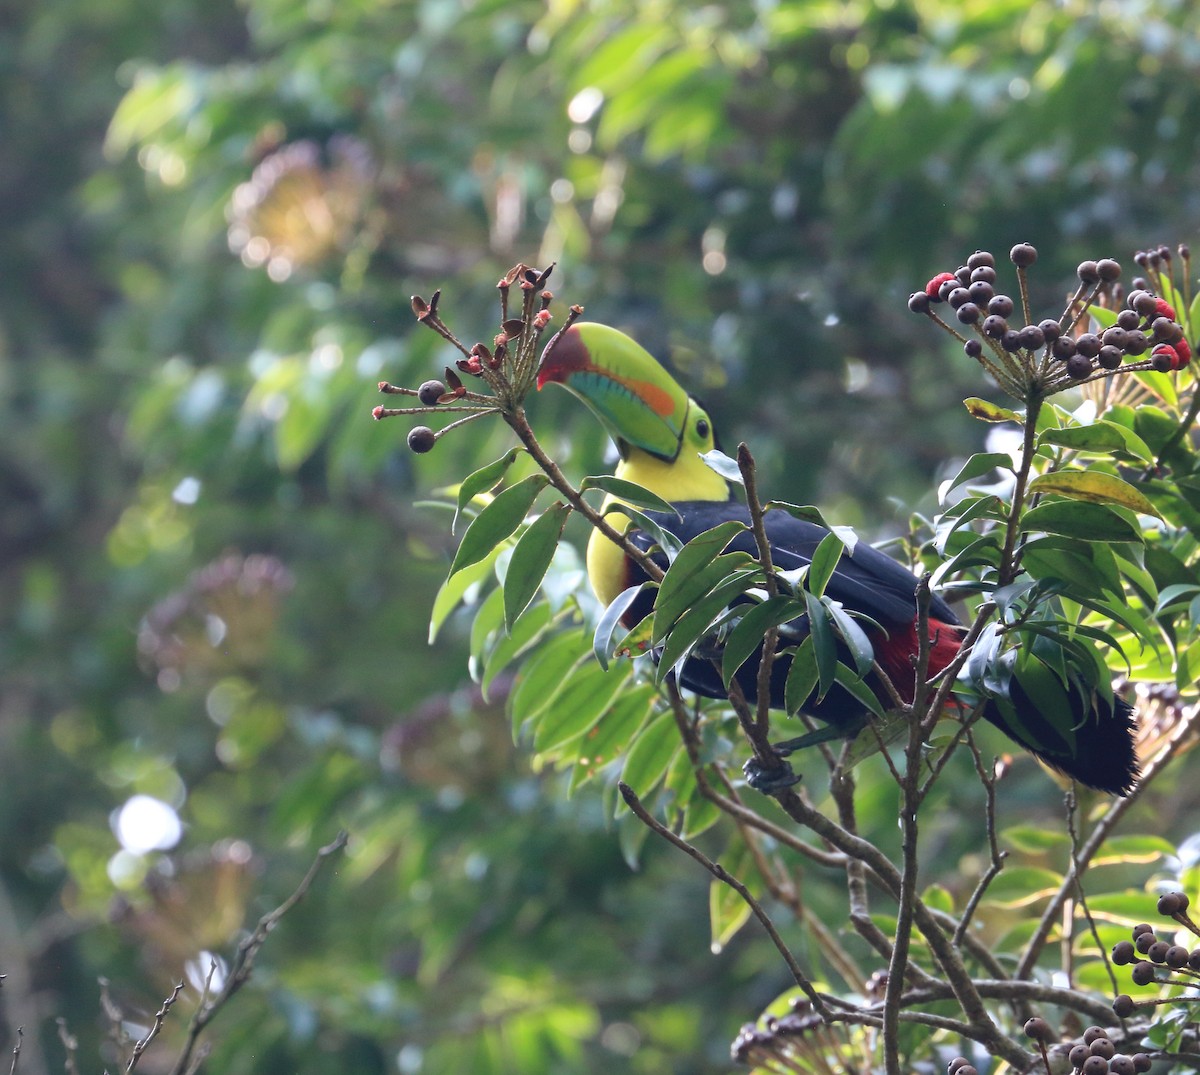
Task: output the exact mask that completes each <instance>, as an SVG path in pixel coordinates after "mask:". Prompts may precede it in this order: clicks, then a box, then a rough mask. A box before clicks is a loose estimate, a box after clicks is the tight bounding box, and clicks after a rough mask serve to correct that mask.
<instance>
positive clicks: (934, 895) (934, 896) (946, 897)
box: [921, 884, 954, 914]
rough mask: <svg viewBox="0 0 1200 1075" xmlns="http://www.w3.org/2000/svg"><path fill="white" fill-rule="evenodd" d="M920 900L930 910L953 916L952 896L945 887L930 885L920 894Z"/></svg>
mask: <svg viewBox="0 0 1200 1075" xmlns="http://www.w3.org/2000/svg"><path fill="white" fill-rule="evenodd" d="M921 900H922V902H923V903H924V904H925V905H926V906H927V907H929V908H930V910H933V911H941V912H943V913H944V914H954V896H953V895H952V894H951V892H950V890H949V889H948V888H946V887H945V885H939V884H932V885H930V886H929V887H928V888H927V889H925V891H924V892H922V893H921Z"/></svg>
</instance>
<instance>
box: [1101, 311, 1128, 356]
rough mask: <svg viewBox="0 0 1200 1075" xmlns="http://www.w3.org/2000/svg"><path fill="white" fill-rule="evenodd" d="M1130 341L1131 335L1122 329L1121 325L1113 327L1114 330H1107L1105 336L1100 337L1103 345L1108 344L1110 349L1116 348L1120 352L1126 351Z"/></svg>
mask: <svg viewBox="0 0 1200 1075" xmlns="http://www.w3.org/2000/svg"><path fill="white" fill-rule="evenodd" d="M1126 312H1129V311H1126ZM1128 340H1129V333H1128V332H1126V331H1125V330H1124V329H1123V328H1121V326H1120V325H1113V327H1112V328H1108V329H1105V330H1104V333H1103V335H1102V336H1101V337H1100V342H1101V343H1103V344H1107V345H1108V346H1109V347H1115V348H1117V349H1118V350H1124V349H1125V344H1126V342H1127V341H1128Z"/></svg>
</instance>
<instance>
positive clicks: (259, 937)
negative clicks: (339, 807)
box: [171, 832, 349, 1075]
mask: <svg viewBox="0 0 1200 1075" xmlns="http://www.w3.org/2000/svg"><path fill="white" fill-rule="evenodd" d="M348 839H349V836H348V834H347V833H345V832H339V833H338V834H337V836H336V837H335V838H334V839H333V842H332V843H328V844H326V845H325V846H324V847H322V848H320V849H319V850H318V851H317V855H316V858H314V859H313V861H312V864H311V865H310V866H309V867H308V871H307V872H306V873H305V875H304V877H303V878H302V879H301V881H300V883H299V884H298V885H297V886H296V889H295V891H294V892H293V893H292V894H291V895H290V896H288V898H287V899H286V900H284V901H283V903H281V904H280V905H279V906H278V907H276V908H275V910H273V911H268V912H267V913H266V914H265V915H263V916H262V918H260V919H259V920H258V924H257V925H256V926H255V927H254V931H253V932H252V933H251V934H250V936H248V937H247V938H246V939H245V940H243V941H242V942H241V944H239V945H238V950H237V955H236V956H235V957H234V961H233V966H232V967H231V968H230V972H229V974H228V976H227V977H226V979H225V982H224V984H223V985H222V987H221V991H220V992H219V993H218V994H217V995H216V996H215V997H214V998H213V999H212V1001H211V1002H208V1003H205V1002H204V998H202V999H201V1003H200V1006H199V1007H198V1008H197V1009H196V1012H195V1014H194V1015H193V1016H192V1019H191V1022H190V1023H189V1024H188V1028H187V1039H186V1040H185V1042H184V1045H183V1049H182V1051H181V1052H180V1054H179V1056H178V1057H177V1058H176V1060H175V1065H174V1067H172V1068H171V1075H186V1073H187V1072H188V1071H189V1070H191V1068H190V1062H191V1060H192V1053H193V1051H194V1049H195V1047H196V1042H197V1040H198V1039H199V1037H200V1035H201V1033H203V1031H204V1028H205V1027H207V1026H208V1024H209V1023H211V1022H212V1020H213V1018H214V1017H215V1016H216V1014H217V1013H218V1012H219V1011H220V1010H221V1009H222V1008H223V1007H224V1006H225V1005H226V1004H227V1003H228V1002H229V999H230V998H231V997H232V996H233V995H234V994H235V993H236V992H237V991H238V990H239V989H241V987H242V986H243V985H245V984H246V982H247V981H249V980H250V975H251V973H252V972H253V970H254V961H255V959H256V958H257V956H258V953H259V951H260V950H261V948H262V946H263V945H264V944H265V943H266V940H267V937H268V935H269V934H270V933H271V931H272V930H273V929H274V928H275V927H276V926H277V925H278V924H279V921H280V919H282V918H283V916H284V915H286V914H287V913H288V912H289V911H290V910H291V909H292V908H293V907H295V906H296V904H297V903H299V902H300V901H301V900H302V899H303V898H304V897H305V896H306V895H307V894H308V890H309V889H310V888H311V887H312V884H313V881H315V880H316V877H317V874H318V873H319V872H320V870H321V867H322V866H324V865H325V861H326V860H327V859H328V858H330V857H331V856H333V855H335V854H337V853H338V852H339V851H341V850H342V849H343V848H344V847H345V846H346V841H347V840H348ZM211 979H212V972H211V971H210V974H209V980H210V981H211ZM207 992H208V986H207V985H206V986H205V994H207Z"/></svg>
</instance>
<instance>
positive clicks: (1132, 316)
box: [1117, 310, 1142, 331]
mask: <svg viewBox="0 0 1200 1075" xmlns="http://www.w3.org/2000/svg"><path fill="white" fill-rule="evenodd" d="M1141 323H1142V319H1141V318H1140V317H1138V315H1137V314H1136V313H1135V312H1134V311H1133V310H1122V311H1121V312H1120V313H1119V314H1117V324H1118V325H1119V326H1120V327H1121V328H1123V329H1125V330H1126V331H1128V330H1129V329H1131V328H1137V327H1138V325H1140V324H1141Z"/></svg>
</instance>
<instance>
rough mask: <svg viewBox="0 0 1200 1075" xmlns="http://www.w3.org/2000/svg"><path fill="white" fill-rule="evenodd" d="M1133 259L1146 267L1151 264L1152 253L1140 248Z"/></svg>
mask: <svg viewBox="0 0 1200 1075" xmlns="http://www.w3.org/2000/svg"><path fill="white" fill-rule="evenodd" d="M1133 260H1134V262H1135V263H1136V264H1138V265H1140V266H1141V267H1142V268H1143V269H1144V268H1145V267H1146V266H1147V265H1149V264H1150V255H1149V254H1147V253H1146V251H1145V250H1139V251H1138V252H1137V253H1136V254H1134V255H1133Z"/></svg>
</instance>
